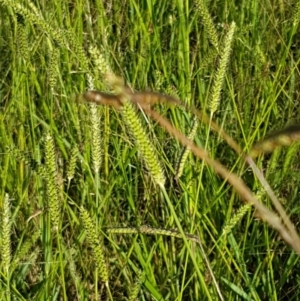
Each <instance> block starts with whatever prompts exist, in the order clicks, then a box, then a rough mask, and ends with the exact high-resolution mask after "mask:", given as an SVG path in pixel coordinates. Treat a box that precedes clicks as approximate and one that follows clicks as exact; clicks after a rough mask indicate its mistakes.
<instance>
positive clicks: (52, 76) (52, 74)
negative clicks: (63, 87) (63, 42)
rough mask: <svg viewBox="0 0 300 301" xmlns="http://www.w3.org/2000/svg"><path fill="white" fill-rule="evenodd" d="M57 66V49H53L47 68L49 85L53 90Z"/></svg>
mask: <svg viewBox="0 0 300 301" xmlns="http://www.w3.org/2000/svg"><path fill="white" fill-rule="evenodd" d="M58 64H59V48H58V47H55V48H54V49H53V51H52V54H51V59H50V66H49V85H50V88H51V89H52V90H53V89H54V88H55V85H56V82H57V77H58Z"/></svg>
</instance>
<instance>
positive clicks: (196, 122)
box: [176, 117, 199, 179]
mask: <svg viewBox="0 0 300 301" xmlns="http://www.w3.org/2000/svg"><path fill="white" fill-rule="evenodd" d="M198 125H199V119H198V118H196V117H194V119H193V125H192V129H191V132H190V133H189V135H188V139H189V140H191V141H193V140H194V138H195V135H196V133H197V129H198ZM189 153H190V149H189V148H188V147H185V148H184V149H183V151H182V153H181V155H180V159H179V161H178V164H177V167H176V178H177V179H179V178H180V177H181V176H182V173H183V169H184V165H185V163H186V160H187V158H188V155H189Z"/></svg>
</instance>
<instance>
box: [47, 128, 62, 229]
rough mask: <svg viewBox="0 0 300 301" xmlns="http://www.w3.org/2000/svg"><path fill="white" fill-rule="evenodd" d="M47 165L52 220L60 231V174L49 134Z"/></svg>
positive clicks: (55, 227) (49, 205)
mask: <svg viewBox="0 0 300 301" xmlns="http://www.w3.org/2000/svg"><path fill="white" fill-rule="evenodd" d="M45 164H46V170H47V178H46V179H47V183H46V184H47V197H48V207H49V211H50V219H51V222H52V225H53V228H54V229H55V230H58V229H59V221H60V200H59V194H58V182H57V178H58V172H57V166H56V156H55V151H54V141H53V138H52V136H51V135H50V134H49V133H47V134H46V136H45Z"/></svg>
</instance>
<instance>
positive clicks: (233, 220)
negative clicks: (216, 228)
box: [222, 204, 252, 236]
mask: <svg viewBox="0 0 300 301" xmlns="http://www.w3.org/2000/svg"><path fill="white" fill-rule="evenodd" d="M251 207H252V205H251V204H245V205H243V206H242V207H241V208H240V209H239V210H238V212H237V213H236V214H235V215H234V216H233V217H232V218H231V219H230V220H229V221H228V222H227V223H226V225H225V226H224V228H223V231H222V236H226V235H228V234H229V233H230V232H231V231H232V229H233V228H234V227H235V226H236V224H237V223H238V222H239V221H240V220H241V219H242V218H243V217H244V215H245V214H246V213H247V212H248V211H249V210H250V209H251Z"/></svg>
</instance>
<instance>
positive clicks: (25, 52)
mask: <svg viewBox="0 0 300 301" xmlns="http://www.w3.org/2000/svg"><path fill="white" fill-rule="evenodd" d="M17 21H18V24H17V38H18V46H19V51H20V55H21V57H22V58H23V59H24V60H25V61H29V46H28V37H27V34H26V27H25V23H24V18H23V17H22V16H21V15H20V14H17Z"/></svg>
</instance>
